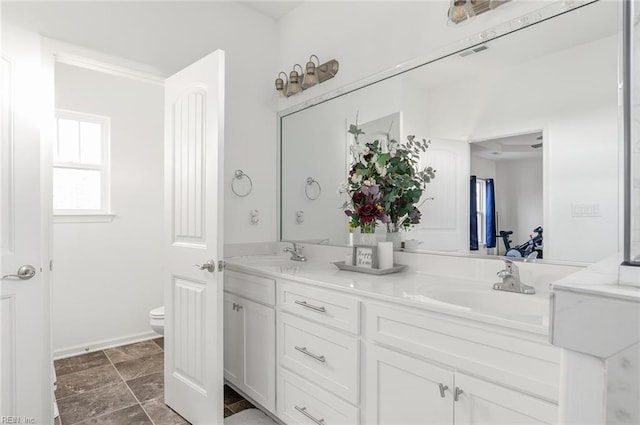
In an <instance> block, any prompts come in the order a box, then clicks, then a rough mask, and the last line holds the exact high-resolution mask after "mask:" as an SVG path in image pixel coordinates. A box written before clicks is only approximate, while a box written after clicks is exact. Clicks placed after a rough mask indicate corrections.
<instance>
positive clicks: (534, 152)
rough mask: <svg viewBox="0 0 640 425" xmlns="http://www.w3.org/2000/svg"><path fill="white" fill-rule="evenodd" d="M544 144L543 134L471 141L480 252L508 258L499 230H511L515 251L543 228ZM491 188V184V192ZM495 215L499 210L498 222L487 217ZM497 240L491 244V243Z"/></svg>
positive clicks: (472, 173) (536, 132)
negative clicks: (491, 188) (537, 230)
mask: <svg viewBox="0 0 640 425" xmlns="http://www.w3.org/2000/svg"><path fill="white" fill-rule="evenodd" d="M543 144H544V142H543V133H542V131H541V130H540V131H534V132H529V133H524V134H518V135H513V136H504V137H495V138H491V139H488V140H482V141H478V142H471V145H470V154H471V156H470V158H471V175H472V176H475V177H476V190H475V194H476V223H477V230H478V236H477V238H478V239H477V240H478V250H479V251H481V252H483V253H486V254H490V255H505V254H506V252H507V248H506V245H505V240H503V238H501V236H500V232H501V231H502V232H507V233H508V232H511V233H508V234H507V235H506V236H507V237H508V239H507V240H510V241H511V244H510V247H517V246H520V245H522V244H526V243H527V241H529V240H530V239H531V238H532V237H535V235H536V233H535V232H534V229H537V228H538V227H542V224H543V223H542V220H543V192H542V187H543ZM487 184H490V185H493V193H492V194H490V193H489V191H488V190H487ZM488 200H489V202H488ZM491 202H494V207H492V206H491V205H490V204H491ZM491 211H494V212H495V216H494V220H495V224H491V221H490V217H488V214H489V215H490V214H491ZM487 223H489V224H487ZM492 229H494V231H495V233H494V234H493V236H494V237H493V238H492V237H491V233H492ZM494 240H495V242H494V243H493V244H492V243H491V242H490V241H494ZM539 245H540V249H542V245H541V243H540V244H539ZM539 254H540V253H539ZM540 257H541V256H540Z"/></svg>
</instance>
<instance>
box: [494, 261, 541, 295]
mask: <svg viewBox="0 0 640 425" xmlns="http://www.w3.org/2000/svg"><path fill="white" fill-rule="evenodd" d="M504 264H505V268H504V269H503V270H500V271H499V272H498V273H497V274H498V277H499V278H501V279H502V282H498V283H494V284H493V289H495V290H496V291H508V292H517V293H519V294H535V293H536V289H535V288H534V287H533V286H530V285H525V284H524V283H522V282H521V281H520V270H518V266H516V265H515V264H514V263H513V261H511V260H504Z"/></svg>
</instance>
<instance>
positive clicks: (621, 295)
mask: <svg viewBox="0 0 640 425" xmlns="http://www.w3.org/2000/svg"><path fill="white" fill-rule="evenodd" d="M621 262H622V256H621V255H620V254H617V255H614V256H611V257H609V258H606V259H604V260H602V261H600V262H598V263H595V264H593V265H591V266H589V267H587V268H585V269H583V270H580V271H578V272H576V273H574V274H571V275H569V276H567V277H565V278H563V279H560V280H558V281H557V282H555V283H553V284H552V285H551V289H552V290H565V291H571V292H580V293H584V294H591V295H597V296H601V297H609V298H617V299H622V300H627V301H635V302H640V287H636V286H630V285H621V284H619V283H618V282H619V271H620V263H621Z"/></svg>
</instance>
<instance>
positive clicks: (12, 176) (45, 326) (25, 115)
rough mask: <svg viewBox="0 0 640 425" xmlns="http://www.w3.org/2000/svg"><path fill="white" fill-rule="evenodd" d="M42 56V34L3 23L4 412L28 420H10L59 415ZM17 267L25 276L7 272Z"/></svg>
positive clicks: (0, 368) (0, 268) (0, 385)
mask: <svg viewBox="0 0 640 425" xmlns="http://www.w3.org/2000/svg"><path fill="white" fill-rule="evenodd" d="M40 61H41V53H40V37H39V36H38V35H37V34H33V33H27V32H23V31H21V30H19V29H17V28H13V27H11V26H10V25H7V24H6V23H4V22H3V28H2V52H1V57H0V62H1V76H0V79H1V81H0V91H1V99H0V102H1V104H2V111H1V115H2V117H1V120H0V134H1V141H0V143H1V149H0V176H1V177H0V185H1V186H0V193H1V200H0V221H1V224H2V226H1V228H0V245H1V246H0V249H1V250H2V258H1V260H0V273H1V274H0V276H2V280H1V281H0V418H2V421H8V422H6V423H10V422H11V421H12V420H14V419H16V418H15V417H18V418H17V419H20V420H21V421H22V422H11V423H43V424H46V423H51V422H52V421H53V407H52V392H53V387H52V382H51V369H52V361H51V342H50V327H49V323H50V320H49V319H50V314H49V285H48V282H49V265H48V259H47V257H48V220H49V218H48V217H49V214H50V213H49V209H48V208H49V205H47V202H48V196H49V195H48V194H49V193H50V191H48V190H47V189H46V187H47V186H46V182H48V181H49V180H48V177H47V175H46V172H42V173H41V161H42V160H41V146H40V140H41V139H40V137H41V134H40V132H41V128H43V125H44V123H45V119H46V118H45V117H47V115H46V114H47V113H49V114H48V115H49V118H51V119H52V118H53V110H52V109H51V110H48V109H47V105H48V103H47V102H46V100H47V93H50V92H52V90H53V86H52V85H51V86H50V87H49V86H45V85H44V81H43V79H42V76H43V75H44V74H43V73H42V69H41V62H40ZM45 150H46V149H45ZM43 157H45V155H43ZM45 162H46V161H45ZM43 169H46V164H45V166H43ZM41 184H42V187H43V188H45V189H44V190H41ZM41 207H44V208H41ZM23 266H32V267H33V268H32V269H31V268H29V267H25V268H22V267H23ZM18 270H20V274H21V275H22V277H23V278H24V279H20V278H18V277H15V276H6V275H16V274H18ZM5 276H6V277H5ZM30 276H31V277H30ZM27 418H32V419H33V421H34V422H28V419H27Z"/></svg>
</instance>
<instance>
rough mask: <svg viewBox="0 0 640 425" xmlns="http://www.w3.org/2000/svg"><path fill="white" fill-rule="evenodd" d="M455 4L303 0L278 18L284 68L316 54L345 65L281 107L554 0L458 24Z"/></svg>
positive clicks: (509, 6) (526, 3)
mask: <svg viewBox="0 0 640 425" xmlns="http://www.w3.org/2000/svg"><path fill="white" fill-rule="evenodd" d="M450 3H451V2H450V1H448V0H432V1H419V2H418V1H416V2H413V1H379V2H376V1H341V2H335V1H334V2H313V1H312V2H303V3H302V4H301V5H300V6H298V7H297V8H296V9H294V10H293V11H291V12H289V13H288V14H287V15H285V16H284V17H283V18H281V19H280V21H279V22H278V36H279V46H280V50H279V54H278V57H279V59H278V64H279V68H280V70H282V71H285V72H287V73H288V72H289V71H290V70H291V68H292V67H293V64H295V63H300V64H301V65H304V62H306V61H307V59H308V57H309V55H311V54H316V55H317V56H318V57H319V58H320V61H321V62H323V61H326V60H329V59H331V58H334V59H337V60H338V61H339V62H340V70H339V72H338V74H337V76H336V77H335V78H333V79H332V80H329V81H327V82H325V83H323V84H322V85H320V86H318V87H315V88H313V89H310V90H307V91H305V92H304V93H303V94H301V95H296V96H294V97H291V98H289V99H286V100H283V101H281V102H280V104H279V109H286V108H288V107H291V106H293V105H296V104H298V103H302V102H303V101H305V100H308V99H312V98H314V97H316V96H320V95H322V94H324V93H328V92H331V91H333V90H336V89H339V88H342V87H344V86H346V85H349V84H352V83H356V82H358V81H360V80H362V79H363V78H366V77H369V76H372V75H375V74H378V73H380V72H382V71H386V70H389V69H391V68H394V67H395V66H397V65H398V64H402V63H405V62H407V61H414V60H415V59H416V58H422V57H425V56H428V55H430V54H431V53H432V52H434V51H439V50H440V49H442V48H443V47H447V46H450V45H452V44H454V43H457V42H463V43H468V41H467V40H468V37H469V36H471V35H474V34H477V33H480V32H481V31H483V30H485V29H487V28H490V27H493V26H496V25H498V24H501V23H503V22H507V21H509V20H510V19H513V18H517V17H519V16H521V15H523V14H526V13H528V12H530V11H533V10H537V9H540V8H541V7H544V6H545V5H548V4H550V3H553V1H551V0H531V1H524V2H522V1H514V2H511V3H509V4H507V5H505V6H501V7H499V8H497V9H495V10H493V11H492V12H491V13H485V14H483V15H480V16H478V17H477V18H476V19H475V20H474V21H473V22H470V23H468V24H465V25H457V26H448V25H447V24H446V17H447V10H448V8H449V5H450ZM302 40H303V41H302ZM467 46H468V44H467Z"/></svg>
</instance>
